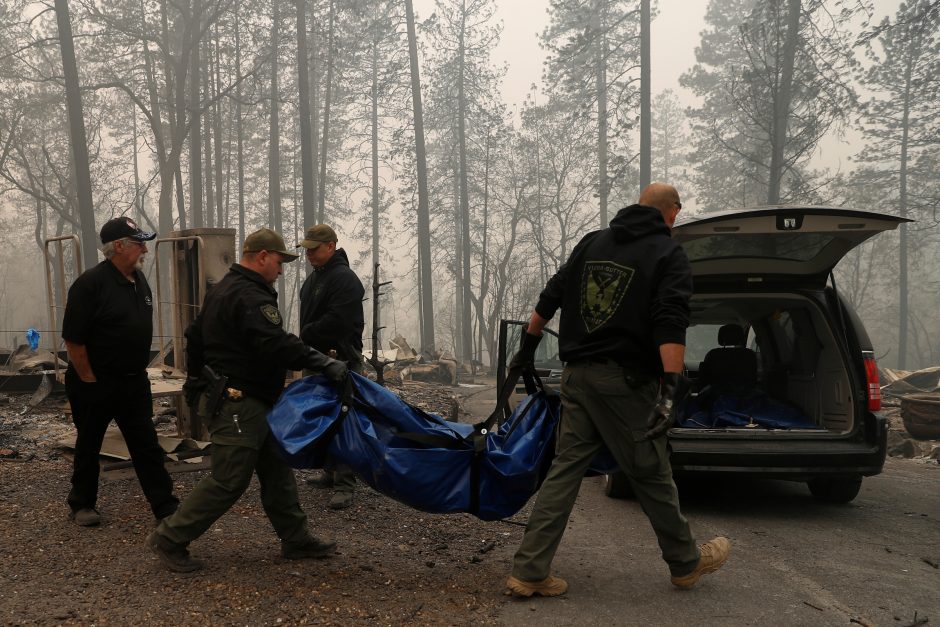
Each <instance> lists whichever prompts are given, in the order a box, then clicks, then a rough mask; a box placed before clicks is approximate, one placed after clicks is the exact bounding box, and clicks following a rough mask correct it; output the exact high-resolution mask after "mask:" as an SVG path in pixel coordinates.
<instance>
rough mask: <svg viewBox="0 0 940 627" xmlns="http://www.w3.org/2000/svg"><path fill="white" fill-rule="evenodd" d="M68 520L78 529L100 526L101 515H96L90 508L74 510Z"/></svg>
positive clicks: (94, 510)
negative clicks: (78, 527) (77, 526)
mask: <svg viewBox="0 0 940 627" xmlns="http://www.w3.org/2000/svg"><path fill="white" fill-rule="evenodd" d="M69 518H71V519H72V521H73V522H74V523H75V524H76V525H79V526H80V527H95V526H97V525H100V524H101V515H100V514H98V510H96V509H92V508H90V507H83V508H82V509H77V510H75V511H74V512H72V514H71V515H70V516H69Z"/></svg>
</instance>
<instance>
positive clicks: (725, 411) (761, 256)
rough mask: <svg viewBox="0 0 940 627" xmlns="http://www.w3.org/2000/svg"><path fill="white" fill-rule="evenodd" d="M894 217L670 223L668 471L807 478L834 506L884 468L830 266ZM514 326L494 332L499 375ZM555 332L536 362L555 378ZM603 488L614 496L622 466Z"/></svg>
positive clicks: (865, 365)
mask: <svg viewBox="0 0 940 627" xmlns="http://www.w3.org/2000/svg"><path fill="white" fill-rule="evenodd" d="M906 221H907V220H906V219H903V218H897V217H894V216H890V215H885V214H880V213H874V212H867V211H854V210H848V209H839V208H830V207H767V208H758V209H746V210H741V211H723V212H717V213H710V214H707V215H705V216H704V217H699V218H697V219H692V220H689V221H687V222H684V223H681V224H678V225H676V227H675V229H674V230H673V237H675V238H676V239H677V240H679V241H680V242H681V243H682V245H683V248H685V251H686V253H687V254H688V256H689V260H690V262H691V264H692V271H693V274H694V285H695V288H694V294H693V296H692V301H691V307H692V320H691V326H690V327H689V330H688V335H687V340H686V344H687V346H686V372H685V374H686V376H687V377H688V378H689V379H690V380H691V383H692V385H691V393H690V394H689V396H688V397H687V398H686V400H685V401H684V402H683V404H682V405H681V407H680V411H679V421H678V423H677V425H676V427H674V428H673V429H671V430H670V432H669V439H670V444H671V446H672V458H671V460H672V467H673V470H674V473H675V474H676V475H681V474H684V473H737V474H746V475H749V476H762V477H767V478H777V479H791V480H797V481H806V482H807V484H808V485H809V489H810V492H811V493H812V494H813V496H815V497H816V498H818V499H820V500H824V501H829V502H839V503H846V502H849V501H851V500H852V499H854V498H855V496H856V495H857V494H858V491H859V488H860V487H861V483H862V477H865V476H871V475H875V474H878V473H879V472H881V469H882V467H883V466H884V460H885V450H886V440H887V422H886V421H885V419H884V417H883V416H881V415H880V414H879V413H878V411H879V410H880V409H881V390H880V387H879V383H878V369H877V366H876V365H875V359H874V352H873V349H872V345H871V341H870V340H869V339H868V334H867V333H866V331H865V328H864V326H863V325H862V323H861V321H860V320H859V318H858V316H857V315H856V314H855V312H854V311H853V310H852V308H851V307H850V306H849V305H848V304H847V303H846V302H845V301H844V300H843V299H842V298H841V297H840V295H839V293H838V290H837V285H836V281H835V279H834V277H833V274H832V269H833V267H834V266H835V265H836V264H837V263H838V262H839V260H841V259H842V257H843V256H844V255H845V254H846V253H847V252H849V251H850V250H851V249H852V248H854V247H855V246H857V245H858V244H860V243H862V242H864V241H865V240H867V239H868V238H870V237H872V236H874V235H876V234H878V233H880V232H881V231H887V230H891V229H895V228H897V226H898V224H900V223H902V222H906ZM523 324H524V323H522V322H518V321H508V320H504V321H503V324H502V325H501V327H500V366H501V367H500V369H499V371H498V373H497V378H498V379H499V381H498V383H501V382H502V380H501V375H502V373H503V372H504V370H505V366H504V364H505V361H506V359H507V356H508V355H511V353H512V352H513V351H514V350H515V347H516V346H518V337H519V333H520V331H521V328H522V325H523ZM557 350H558V349H557V338H556V337H547V338H545V339H544V340H543V342H542V344H541V345H540V346H539V353H538V354H537V361H536V366H537V368H539V369H541V370H542V374H543V375H547V376H548V381H549V383H551V382H552V380H554V379H557V377H554V376H552V375H554V374H556V373H560V370H561V368H562V367H563V364H561V362H560V361H558V357H557V354H556V353H557ZM606 492H607V494H608V495H610V496H626V495H628V494H629V493H630V487H629V482H628V481H627V479H626V477H625V476H623V475H622V474H620V473H618V474H613V475H607V477H606Z"/></svg>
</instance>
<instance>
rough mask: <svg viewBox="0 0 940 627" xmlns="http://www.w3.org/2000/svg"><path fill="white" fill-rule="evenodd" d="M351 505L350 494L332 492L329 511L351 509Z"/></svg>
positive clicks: (351, 497) (351, 494) (351, 496)
mask: <svg viewBox="0 0 940 627" xmlns="http://www.w3.org/2000/svg"><path fill="white" fill-rule="evenodd" d="M352 504H353V493H352V492H334V493H333V496H332V497H331V498H330V509H346V508H347V507H352Z"/></svg>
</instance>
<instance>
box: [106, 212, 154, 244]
mask: <svg viewBox="0 0 940 627" xmlns="http://www.w3.org/2000/svg"><path fill="white" fill-rule="evenodd" d="M156 236H157V234H156V233H154V232H153V231H142V230H140V227H139V226H137V223H136V222H134V221H133V220H131V219H130V218H128V217H127V216H120V217H118V218H111V219H110V220H108V221H107V222H105V223H104V226H102V227H101V233H99V237H101V243H102V244H107V243H108V242H113V241H114V240H118V239H123V238H125V237H129V238H131V239H135V240H137V241H138V242H149V241H150V240H152V239H153V238H155V237H156Z"/></svg>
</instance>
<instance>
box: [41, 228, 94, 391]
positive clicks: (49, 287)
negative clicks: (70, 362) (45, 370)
mask: <svg viewBox="0 0 940 627" xmlns="http://www.w3.org/2000/svg"><path fill="white" fill-rule="evenodd" d="M65 240H72V241H73V242H74V246H73V248H72V252H73V253H74V254H75V268H76V272H75V276H79V275H80V274H81V273H82V272H84V271H85V268H84V264H83V263H82V242H81V240H80V239H78V236H77V235H74V234H72V235H60V236H58V237H50V238H48V239H46V240H45V241H44V242H43V259H44V262H45V263H44V266H45V270H46V300H47V301H48V304H49V333H51V334H52V338H51V339H52V357H53V359H52V367H53V368H54V369H55V378H56V381H62V379H61V375H60V373H59V350H58V347H59V340H58V334H57V333H56V316H55V292H56V288H59V287H61V288H62V293H63V294H64V295H65V299H63V302H64V301H66V300H67V299H68V292H67V291H66V289H65V259H64V254H63V253H64V249H63V246H62V242H63V241H65ZM52 243H55V244H56V249H57V253H58V261H59V279H60V281H58V282H56V283H57V285H53V278H52V275H53V273H52V268H51V259H50V258H49V245H50V244H52ZM58 283H61V285H59V284H58Z"/></svg>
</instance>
